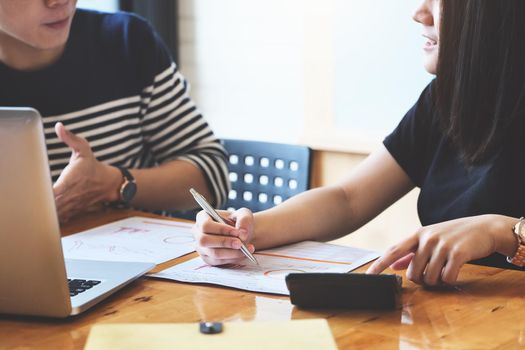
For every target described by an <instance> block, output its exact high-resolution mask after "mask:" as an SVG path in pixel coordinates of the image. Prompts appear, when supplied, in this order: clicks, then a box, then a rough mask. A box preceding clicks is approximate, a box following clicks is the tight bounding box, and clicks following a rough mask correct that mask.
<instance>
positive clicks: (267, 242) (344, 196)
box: [195, 147, 414, 265]
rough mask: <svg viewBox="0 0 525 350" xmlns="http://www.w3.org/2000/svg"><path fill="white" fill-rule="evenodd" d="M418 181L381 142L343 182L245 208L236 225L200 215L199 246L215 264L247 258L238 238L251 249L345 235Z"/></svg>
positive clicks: (223, 213) (200, 251) (238, 212)
mask: <svg viewBox="0 0 525 350" xmlns="http://www.w3.org/2000/svg"><path fill="white" fill-rule="evenodd" d="M413 187H414V185H413V184H412V181H411V180H410V178H409V177H408V176H407V175H406V173H405V172H404V171H403V169H402V168H401V167H400V166H399V165H398V164H397V163H396V161H395V160H394V158H393V157H392V156H391V155H390V153H389V152H388V151H387V150H386V148H384V147H381V148H380V149H379V150H378V151H376V152H374V153H373V154H371V155H370V156H369V157H368V158H366V159H365V160H364V161H363V162H362V163H361V164H360V165H359V166H358V167H357V168H356V169H354V170H353V171H352V172H351V173H350V174H349V176H348V177H347V178H346V179H345V180H343V181H342V182H341V183H340V184H338V185H334V186H327V187H322V188H317V189H313V190H309V191H306V192H304V193H302V194H299V195H297V196H295V197H293V198H290V199H289V200H287V201H285V202H283V203H281V204H279V205H278V206H276V207H274V208H272V209H269V210H265V211H263V212H259V213H256V214H255V215H252V213H251V212H250V211H248V210H246V209H241V210H238V211H236V212H234V213H233V214H228V213H227V212H222V215H229V216H230V218H231V219H233V220H235V221H236V226H235V227H230V226H227V225H221V224H219V223H216V222H213V221H212V220H211V219H210V218H209V217H208V216H207V215H206V214H205V213H204V212H200V213H199V214H198V215H197V223H196V226H195V235H196V240H197V251H198V252H199V253H200V254H201V256H202V257H203V259H204V260H205V261H206V262H208V263H210V264H212V265H221V264H226V263H231V262H235V261H238V260H239V259H242V258H243V255H242V253H241V252H240V251H239V250H238V249H239V247H240V241H239V239H241V240H243V241H246V242H249V243H250V245H249V249H250V250H251V251H253V250H254V249H255V248H257V249H264V248H269V247H273V246H278V245H283V244H287V243H293V242H298V241H302V240H319V241H325V240H329V239H333V238H336V237H340V236H343V235H346V234H348V233H350V232H352V231H354V230H356V229H357V228H359V227H361V226H362V225H364V224H365V223H366V222H368V221H369V220H371V219H372V218H373V217H375V216H376V215H378V214H379V213H381V212H382V211H383V210H384V209H386V208H387V207H388V206H390V205H391V204H392V203H394V202H395V201H396V200H398V199H399V198H401V197H402V196H403V195H405V194H406V193H407V192H408V191H410V190H411V189H412V188H413Z"/></svg>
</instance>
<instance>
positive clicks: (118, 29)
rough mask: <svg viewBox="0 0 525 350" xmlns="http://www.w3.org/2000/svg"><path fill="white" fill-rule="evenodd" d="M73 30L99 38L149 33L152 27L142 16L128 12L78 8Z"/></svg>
mask: <svg viewBox="0 0 525 350" xmlns="http://www.w3.org/2000/svg"><path fill="white" fill-rule="evenodd" d="M73 26H74V30H77V31H79V32H84V33H87V34H89V35H93V34H95V35H96V36H97V37H99V39H101V38H100V37H102V38H106V39H111V38H119V39H120V38H121V37H122V36H136V35H150V34H151V31H152V28H151V26H150V24H149V23H148V22H147V21H146V20H145V19H144V18H142V17H140V16H138V15H136V14H134V13H129V12H114V13H110V12H99V11H93V10H86V9H78V10H77V13H76V14H75V19H74V22H73Z"/></svg>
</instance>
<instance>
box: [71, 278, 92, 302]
mask: <svg viewBox="0 0 525 350" xmlns="http://www.w3.org/2000/svg"><path fill="white" fill-rule="evenodd" d="M67 283H68V285H69V296H71V297H74V296H75V295H78V294H80V293H82V292H85V291H86V290H88V289H91V288H93V287H94V286H96V285H97V284H100V281H96V280H81V279H69V278H68V279H67Z"/></svg>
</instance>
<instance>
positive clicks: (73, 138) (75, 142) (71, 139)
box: [55, 122, 91, 155]
mask: <svg viewBox="0 0 525 350" xmlns="http://www.w3.org/2000/svg"><path fill="white" fill-rule="evenodd" d="M55 132H56V134H57V136H58V138H59V139H60V141H62V142H64V143H65V144H66V145H67V146H68V147H69V148H71V149H72V150H73V151H74V152H77V153H79V154H80V155H84V154H85V153H87V152H91V148H90V147H89V144H88V142H87V141H86V139H84V138H82V137H80V136H77V135H75V134H73V133H72V132H71V131H69V130H67V129H66V127H65V126H64V124H62V123H60V122H58V123H56V124H55Z"/></svg>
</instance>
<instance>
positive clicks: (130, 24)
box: [0, 9, 229, 205]
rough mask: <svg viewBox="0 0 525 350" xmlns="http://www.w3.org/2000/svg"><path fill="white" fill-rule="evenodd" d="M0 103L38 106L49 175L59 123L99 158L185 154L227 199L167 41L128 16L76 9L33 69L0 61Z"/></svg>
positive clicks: (54, 169) (56, 162)
mask: <svg viewBox="0 0 525 350" xmlns="http://www.w3.org/2000/svg"><path fill="white" fill-rule="evenodd" d="M0 105H4V106H30V107H33V108H36V109H37V110H39V111H40V113H41V114H42V118H43V123H44V129H45V136H46V143H47V149H48V156H49V164H50V168H51V175H52V177H53V181H56V179H57V178H58V176H59V175H60V173H61V171H62V169H64V167H65V166H66V165H67V164H68V162H69V158H70V156H71V150H70V149H69V148H68V147H67V146H66V145H65V144H64V143H62V142H61V141H60V140H59V139H58V137H57V136H56V134H55V131H54V125H55V124H56V123H57V122H62V123H64V125H65V126H66V127H67V128H68V129H69V130H71V131H72V132H73V133H75V134H77V135H80V136H82V137H85V138H86V139H87V140H88V142H89V144H90V146H91V148H92V150H93V152H94V154H95V157H96V158H97V159H98V160H99V161H102V162H105V163H108V164H112V165H121V166H124V167H128V168H149V167H154V166H157V165H159V164H162V163H164V162H168V161H172V160H175V159H177V160H185V161H188V162H191V163H192V164H194V165H195V166H197V167H198V168H199V169H200V170H201V171H202V172H203V173H204V175H205V178H206V179H207V181H208V185H209V187H210V189H211V190H212V193H213V195H214V197H215V199H216V201H215V203H216V205H220V204H222V203H224V202H225V200H226V195H227V192H228V189H229V182H228V176H227V166H226V153H225V150H224V148H223V147H222V145H221V144H220V142H219V140H218V139H217V138H216V137H215V135H214V134H213V132H212V130H211V129H210V127H209V125H208V123H207V122H206V120H205V119H204V118H203V117H202V115H201V114H200V112H199V110H198V109H197V108H196V106H195V103H194V102H193V101H192V99H191V98H190V96H189V87H188V84H187V83H186V81H185V80H184V77H183V76H182V75H181V73H180V72H179V71H178V69H177V66H176V65H175V63H174V62H173V60H172V59H171V57H170V55H169V53H168V51H167V49H166V47H165V46H164V44H163V43H162V41H161V40H160V38H159V37H158V36H157V34H156V33H155V32H154V31H153V30H152V28H151V27H150V25H149V24H148V23H147V22H145V21H144V20H142V19H140V18H139V17H137V16H135V15H132V14H126V13H117V14H106V13H98V12H93V11H86V10H80V9H79V10H77V13H76V15H75V18H74V20H73V24H72V27H71V33H70V37H69V40H68V43H67V45H66V49H65V51H64V54H63V55H62V57H61V58H60V59H59V61H58V62H56V63H54V64H53V65H51V66H49V67H46V68H45V69H43V70H39V71H34V72H20V71H15V70H13V69H10V68H9V67H7V66H5V65H3V64H1V63H0Z"/></svg>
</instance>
